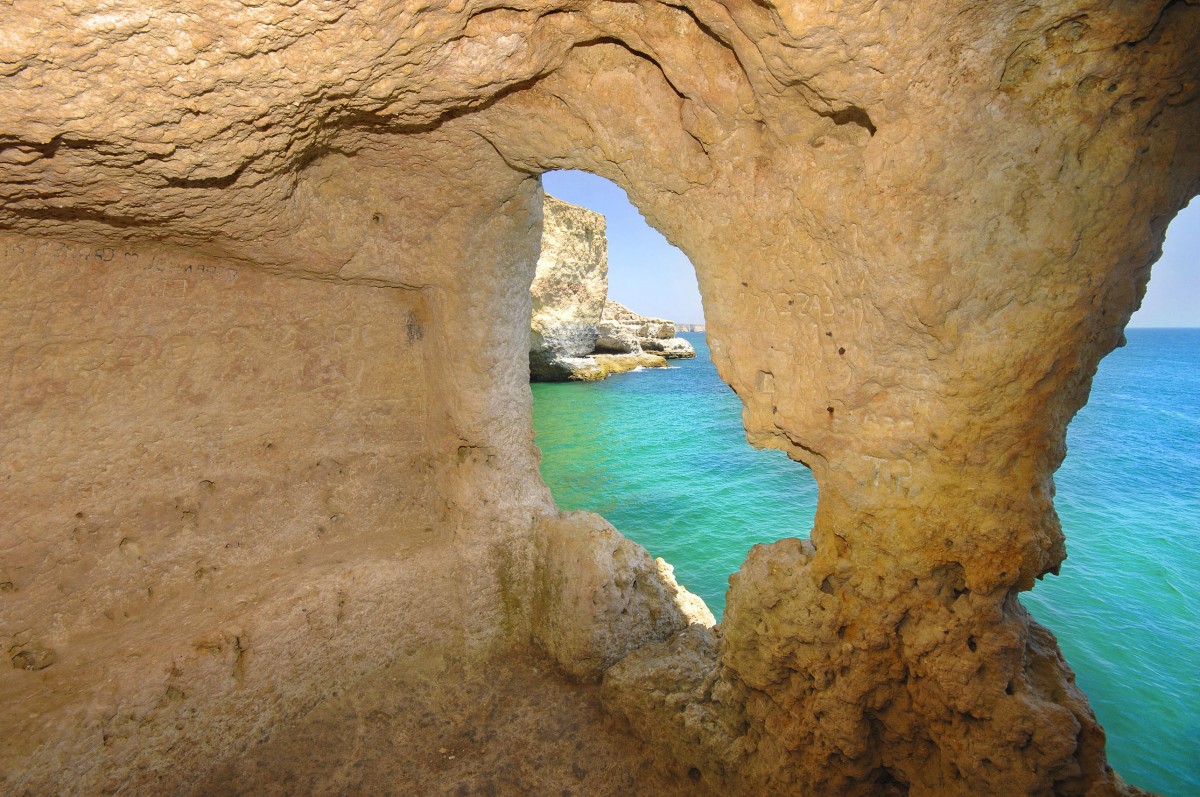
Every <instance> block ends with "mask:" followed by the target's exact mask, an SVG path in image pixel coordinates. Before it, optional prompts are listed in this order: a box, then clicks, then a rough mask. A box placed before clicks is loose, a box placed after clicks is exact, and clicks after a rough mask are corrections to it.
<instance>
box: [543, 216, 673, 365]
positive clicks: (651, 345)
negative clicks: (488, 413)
mask: <svg viewBox="0 0 1200 797" xmlns="http://www.w3.org/2000/svg"><path fill="white" fill-rule="evenodd" d="M542 211H543V217H542V248H541V253H540V254H539V256H538V262H537V271H536V272H535V274H534V277H533V285H532V286H531V287H530V292H531V293H532V295H533V317H532V321H531V322H530V332H529V378H530V379H531V380H533V381H535V382H562V381H568V380H570V381H580V382H594V381H598V380H601V379H604V378H606V377H608V376H610V375H612V374H619V373H624V372H626V371H633V370H635V369H637V368H664V367H666V365H667V362H666V361H667V360H668V359H677V358H680V357H695V356H696V352H695V350H694V349H692V345H691V344H690V343H688V342H687V341H686V340H683V339H682V338H675V337H674V335H675V325H674V324H673V323H672V322H670V321H665V320H663V319H660V318H642V317H641V316H639V315H637V314H636V313H633V312H631V311H629V310H627V309H626V308H624V307H622V306H621V305H619V304H616V303H615V302H609V301H607V296H608V239H607V237H606V235H605V232H606V226H607V225H606V223H605V220H604V216H603V215H601V214H599V213H596V212H594V211H591V210H588V209H587V208H581V207H578V206H577V205H572V204H570V203H568V202H563V201H562V200H559V199H555V198H554V197H552V196H546V197H545V200H544V202H543V205H542ZM664 333H669V334H664Z"/></svg>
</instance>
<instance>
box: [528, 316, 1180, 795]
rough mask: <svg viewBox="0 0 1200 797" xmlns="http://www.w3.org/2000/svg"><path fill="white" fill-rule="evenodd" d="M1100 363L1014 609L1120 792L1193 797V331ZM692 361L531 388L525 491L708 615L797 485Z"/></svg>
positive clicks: (727, 395)
mask: <svg viewBox="0 0 1200 797" xmlns="http://www.w3.org/2000/svg"><path fill="white" fill-rule="evenodd" d="M1127 334H1128V337H1129V345H1128V346H1126V347H1125V348H1123V349H1120V350H1118V351H1116V352H1114V353H1113V354H1111V355H1110V356H1109V357H1108V358H1106V359H1105V360H1104V362H1103V363H1101V366H1100V371H1099V373H1098V374H1097V376H1096V379H1095V383H1094V385H1093V388H1092V396H1091V400H1090V401H1089V403H1088V406H1086V407H1084V409H1083V410H1082V411H1081V412H1080V413H1079V416H1078V417H1077V418H1076V419H1075V420H1074V421H1073V422H1072V424H1071V427H1070V430H1069V433H1068V438H1067V442H1068V448H1069V453H1068V455H1067V459H1066V461H1065V463H1064V464H1063V466H1062V468H1061V469H1060V470H1059V472H1058V474H1057V475H1056V482H1057V485H1058V495H1057V498H1056V504H1057V506H1058V511H1059V514H1060V515H1061V517H1062V522H1063V528H1064V529H1065V531H1066V534H1067V546H1068V552H1069V558H1068V560H1067V561H1066V563H1064V565H1063V570H1062V575H1061V576H1060V577H1058V578H1054V577H1048V578H1047V579H1046V580H1045V581H1044V582H1042V583H1041V584H1039V585H1038V586H1037V587H1036V588H1035V589H1034V590H1033V592H1031V593H1026V594H1025V595H1023V596H1022V600H1023V601H1024V603H1025V605H1026V606H1027V607H1029V609H1030V611H1031V612H1032V613H1033V614H1034V616H1035V617H1037V618H1038V620H1039V621H1041V622H1042V623H1043V624H1045V625H1047V626H1048V627H1049V628H1050V629H1051V630H1053V631H1054V632H1055V634H1057V635H1058V638H1059V643H1060V645H1061V646H1062V649H1063V652H1064V653H1065V654H1066V657H1067V661H1068V662H1069V663H1070V664H1071V666H1072V667H1073V668H1074V669H1075V671H1076V673H1077V675H1078V681H1079V684H1080V685H1081V686H1082V688H1083V689H1084V691H1085V692H1087V694H1088V696H1089V697H1090V699H1091V702H1092V707H1093V708H1094V709H1095V711H1096V713H1097V715H1098V716H1099V718H1100V721H1101V723H1102V724H1103V725H1104V727H1105V730H1106V731H1107V732H1108V736H1109V760H1110V762H1111V763H1112V765H1113V766H1114V767H1115V768H1116V769H1117V771H1119V772H1120V773H1121V774H1122V775H1123V776H1124V777H1125V778H1126V779H1127V780H1129V781H1130V782H1131V783H1134V784H1137V785H1139V786H1142V787H1143V788H1149V789H1154V790H1157V791H1159V792H1161V793H1162V794H1164V795H1168V797H1192V795H1200V330H1148V329H1133V330H1129V331H1128V333H1127ZM685 337H687V338H688V339H689V340H691V341H692V343H693V344H694V345H695V346H696V351H697V355H698V356H697V358H696V359H695V360H682V361H675V363H674V367H672V368H670V369H666V370H645V371H640V372H637V373H632V374H625V375H621V376H616V377H610V378H609V379H608V380H606V381H604V382H599V383H579V384H536V385H532V390H533V406H534V428H535V431H536V433H537V442H538V446H539V447H540V448H541V449H542V475H543V477H544V478H545V479H546V483H547V484H549V485H550V489H551V491H552V492H553V494H554V498H555V501H556V502H557V503H558V505H559V507H560V508H562V509H589V510H592V511H595V512H599V513H600V514H602V515H604V517H606V518H607V519H608V520H609V521H611V522H612V524H613V525H614V526H616V527H617V528H618V529H620V530H621V532H622V533H624V534H625V535H626V536H628V537H630V538H631V539H634V540H637V541H638V542H640V543H641V544H643V545H644V546H646V548H648V549H649V550H650V552H651V553H652V554H653V555H655V556H661V557H663V558H664V559H666V560H667V561H668V562H670V563H672V564H673V565H674V566H675V574H676V576H677V578H678V579H679V581H680V582H681V583H683V584H684V585H685V586H687V588H688V589H690V590H691V591H692V592H695V593H697V594H698V595H700V596H701V597H703V598H704V600H705V601H706V602H707V603H708V605H709V607H710V608H711V609H712V610H713V613H714V614H716V615H717V616H718V618H719V617H720V615H721V612H722V610H723V609H724V606H725V590H726V588H727V587H728V578H729V576H730V574H731V573H733V572H734V571H736V570H737V568H738V567H739V566H740V565H741V563H742V560H743V559H744V558H745V556H746V552H747V551H748V550H749V549H750V546H752V545H754V544H755V543H759V542H771V541H774V540H777V539H779V538H781V537H805V536H807V535H808V532H809V530H810V529H811V527H812V520H813V515H814V513H815V511H816V500H817V491H816V484H815V482H814V481H813V479H812V477H811V475H810V474H809V472H808V471H807V470H806V469H805V468H804V467H803V466H801V465H798V464H796V463H793V462H791V461H789V460H788V459H787V457H785V456H784V455H783V454H782V453H780V452H777V451H755V450H753V449H751V448H750V447H749V445H748V444H747V443H746V440H745V436H744V434H743V432H742V427H741V403H740V402H739V401H738V399H737V397H736V396H735V395H734V394H733V391H732V390H730V389H729V387H728V386H726V385H725V384H724V383H723V382H721V381H720V379H719V378H718V377H717V374H716V370H715V368H714V367H713V365H712V362H711V361H710V360H709V358H708V348H707V346H705V344H704V336H703V335H702V334H692V335H685Z"/></svg>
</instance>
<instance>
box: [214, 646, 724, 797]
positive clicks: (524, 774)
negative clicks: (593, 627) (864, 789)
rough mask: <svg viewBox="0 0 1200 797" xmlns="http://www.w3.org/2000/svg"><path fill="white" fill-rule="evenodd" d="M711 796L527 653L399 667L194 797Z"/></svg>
mask: <svg viewBox="0 0 1200 797" xmlns="http://www.w3.org/2000/svg"><path fill="white" fill-rule="evenodd" d="M707 793H708V790H707V789H706V788H705V787H704V784H703V783H696V782H692V781H691V780H690V779H688V778H687V777H686V776H683V777H680V776H677V775H673V774H672V773H670V772H668V771H665V770H664V769H662V768H660V767H658V766H656V765H655V763H654V762H653V761H652V759H651V757H650V755H649V754H648V753H647V752H646V750H645V749H644V746H643V745H642V744H641V743H640V742H639V741H638V740H637V739H635V738H634V737H632V736H628V735H626V734H625V732H623V730H622V729H621V727H620V726H619V725H618V724H617V722H616V721H615V720H613V719H611V718H610V717H608V716H607V715H606V714H605V713H604V712H603V711H602V710H601V708H600V703H599V699H598V696H597V691H596V688H595V687H591V686H585V685H578V684H572V683H569V682H568V681H566V680H565V679H564V678H563V677H562V676H561V675H560V674H559V673H558V671H557V670H555V669H554V668H553V666H552V665H551V664H550V663H549V662H547V661H546V660H545V659H544V658H542V657H541V656H540V655H539V654H537V653H536V652H533V651H520V652H517V653H514V654H512V655H505V656H504V657H503V658H501V659H497V660H493V661H491V662H489V663H487V664H486V665H484V666H480V665H475V666H474V667H473V668H471V670H470V671H468V670H466V669H464V668H463V667H462V666H461V664H457V663H454V662H446V661H443V660H440V659H438V660H435V661H433V662H429V663H427V664H426V665H425V666H424V667H422V668H421V669H420V671H414V668H413V666H412V663H411V661H410V662H407V663H405V664H404V665H401V664H390V665H388V666H386V667H384V668H382V669H381V670H379V671H377V672H376V673H374V674H373V675H371V676H369V677H368V678H367V679H365V680H364V681H363V682H361V683H360V684H359V685H358V686H357V687H356V688H355V689H354V690H352V691H345V692H342V693H340V694H339V693H332V694H330V695H329V696H328V698H326V699H325V700H324V701H322V702H321V703H320V704H318V705H317V706H316V707H315V708H314V709H313V710H312V711H310V712H309V713H308V714H306V715H305V716H303V717H301V718H299V719H298V720H296V721H294V722H293V723H291V724H290V725H287V726H284V727H281V728H279V729H278V730H277V731H276V732H275V733H274V734H273V735H272V736H271V738H270V739H269V740H267V741H265V742H262V743H261V744H258V745H257V746H255V747H252V748H251V749H250V750H249V751H248V752H247V753H246V754H245V755H244V756H243V757H241V758H240V759H237V760H235V761H232V762H229V763H226V764H224V765H222V766H221V767H219V768H218V769H217V770H215V771H214V772H212V773H211V774H210V775H209V776H208V777H207V778H206V779H205V780H203V781H202V782H201V783H200V784H199V786H198V787H197V789H196V790H195V791H194V792H193V797H234V796H235V795H246V796H247V797H249V795H254V797H268V796H269V795H313V797H317V796H318V795H329V796H332V795H371V797H376V796H377V795H398V796H399V795H404V797H424V796H425V795H429V796H430V797H434V796H435V795H436V796H437V797H441V795H448V796H449V795H454V796H455V797H457V796H458V795H463V796H464V797H466V796H468V795H470V796H472V797H473V796H474V795H489V796H490V795H495V796H496V797H509V796H510V795H512V796H515V795H521V796H522V797H527V796H528V797H535V796H536V797H540V795H550V796H552V797H567V796H568V795H571V796H572V797H617V795H620V796H621V797H625V796H627V795H628V797H635V796H636V797H641V795H651V794H652V795H656V797H659V796H661V797H674V796H675V795H689V797H692V796H694V795H704V794H707Z"/></svg>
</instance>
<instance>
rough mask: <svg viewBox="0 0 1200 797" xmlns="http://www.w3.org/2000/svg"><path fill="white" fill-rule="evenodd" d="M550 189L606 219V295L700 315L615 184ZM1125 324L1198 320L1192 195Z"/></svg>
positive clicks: (668, 251) (687, 278)
mask: <svg viewBox="0 0 1200 797" xmlns="http://www.w3.org/2000/svg"><path fill="white" fill-rule="evenodd" d="M542 180H543V185H544V186H545V188H546V191H547V192H548V193H550V194H551V195H552V196H556V197H558V198H559V199H562V200H565V201H567V202H570V203H572V204H575V205H583V206H584V207H587V208H591V209H592V210H594V211H596V212H598V213H603V214H604V215H605V217H606V218H607V219H608V296H609V298H610V299H612V300H614V301H617V302H620V303H621V304H623V305H625V306H626V307H628V308H629V309H630V310H633V311H634V312H636V313H641V314H642V315H650V316H659V317H660V318H669V319H671V320H672V321H677V322H679V323H683V324H698V323H702V322H703V321H704V312H703V310H702V309H701V306H700V291H699V289H698V288H697V287H696V272H695V270H694V269H693V268H692V264H691V263H690V262H689V261H688V259H687V257H686V256H685V255H684V254H683V252H680V251H679V250H678V249H676V248H675V247H673V246H671V244H669V243H667V239H666V238H664V237H663V236H662V234H661V233H659V232H658V231H657V230H655V229H653V228H652V227H650V226H649V225H648V224H646V220H645V219H644V218H642V214H641V213H640V212H638V209H637V208H636V207H634V206H633V204H632V203H630V201H629V199H628V197H626V196H625V192H624V191H623V190H621V189H620V188H618V187H617V186H616V184H614V183H612V182H609V181H608V180H605V179H604V178H603V177H596V176H595V175H593V174H588V173H587V172H579V171H560V172H548V173H547V174H545V175H544V176H543V178H542ZM1129 325H1130V326H1131V327H1200V200H1197V201H1194V202H1192V204H1190V205H1189V206H1188V207H1187V208H1185V209H1184V210H1182V211H1181V212H1180V213H1179V215H1178V216H1177V217H1176V218H1175V220H1174V221H1172V222H1171V226H1170V227H1169V228H1168V229H1167V242H1166V244H1164V245H1163V256H1162V258H1161V259H1160V260H1159V261H1158V262H1157V263H1155V264H1154V270H1153V272H1152V274H1151V278H1150V287H1149V288H1148V289H1147V291H1146V298H1145V300H1143V302H1142V308H1141V309H1140V310H1138V311H1137V312H1136V313H1134V315H1133V319H1132V320H1131V321H1130V322H1129Z"/></svg>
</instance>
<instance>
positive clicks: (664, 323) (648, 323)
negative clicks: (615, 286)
mask: <svg viewBox="0 0 1200 797" xmlns="http://www.w3.org/2000/svg"><path fill="white" fill-rule="evenodd" d="M600 332H601V338H600V340H599V341H597V343H596V346H597V347H601V346H604V345H606V344H607V345H610V346H612V347H613V348H618V347H620V346H623V345H630V343H632V344H633V345H635V346H636V347H637V349H638V350H639V351H647V352H653V353H654V354H658V355H660V356H662V357H664V358H666V359H668V360H683V359H688V358H691V357H695V356H696V349H695V348H694V347H693V346H692V344H690V343H688V342H687V341H686V340H684V339H683V338H677V337H675V322H674V321H668V320H667V319H665V318H651V317H648V316H641V315H638V314H637V313H635V312H633V311H632V310H630V309H629V308H628V307H626V306H625V305H623V304H620V303H618V302H614V301H611V300H610V301H608V302H605V304H604V315H603V319H602V320H601V321H600Z"/></svg>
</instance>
